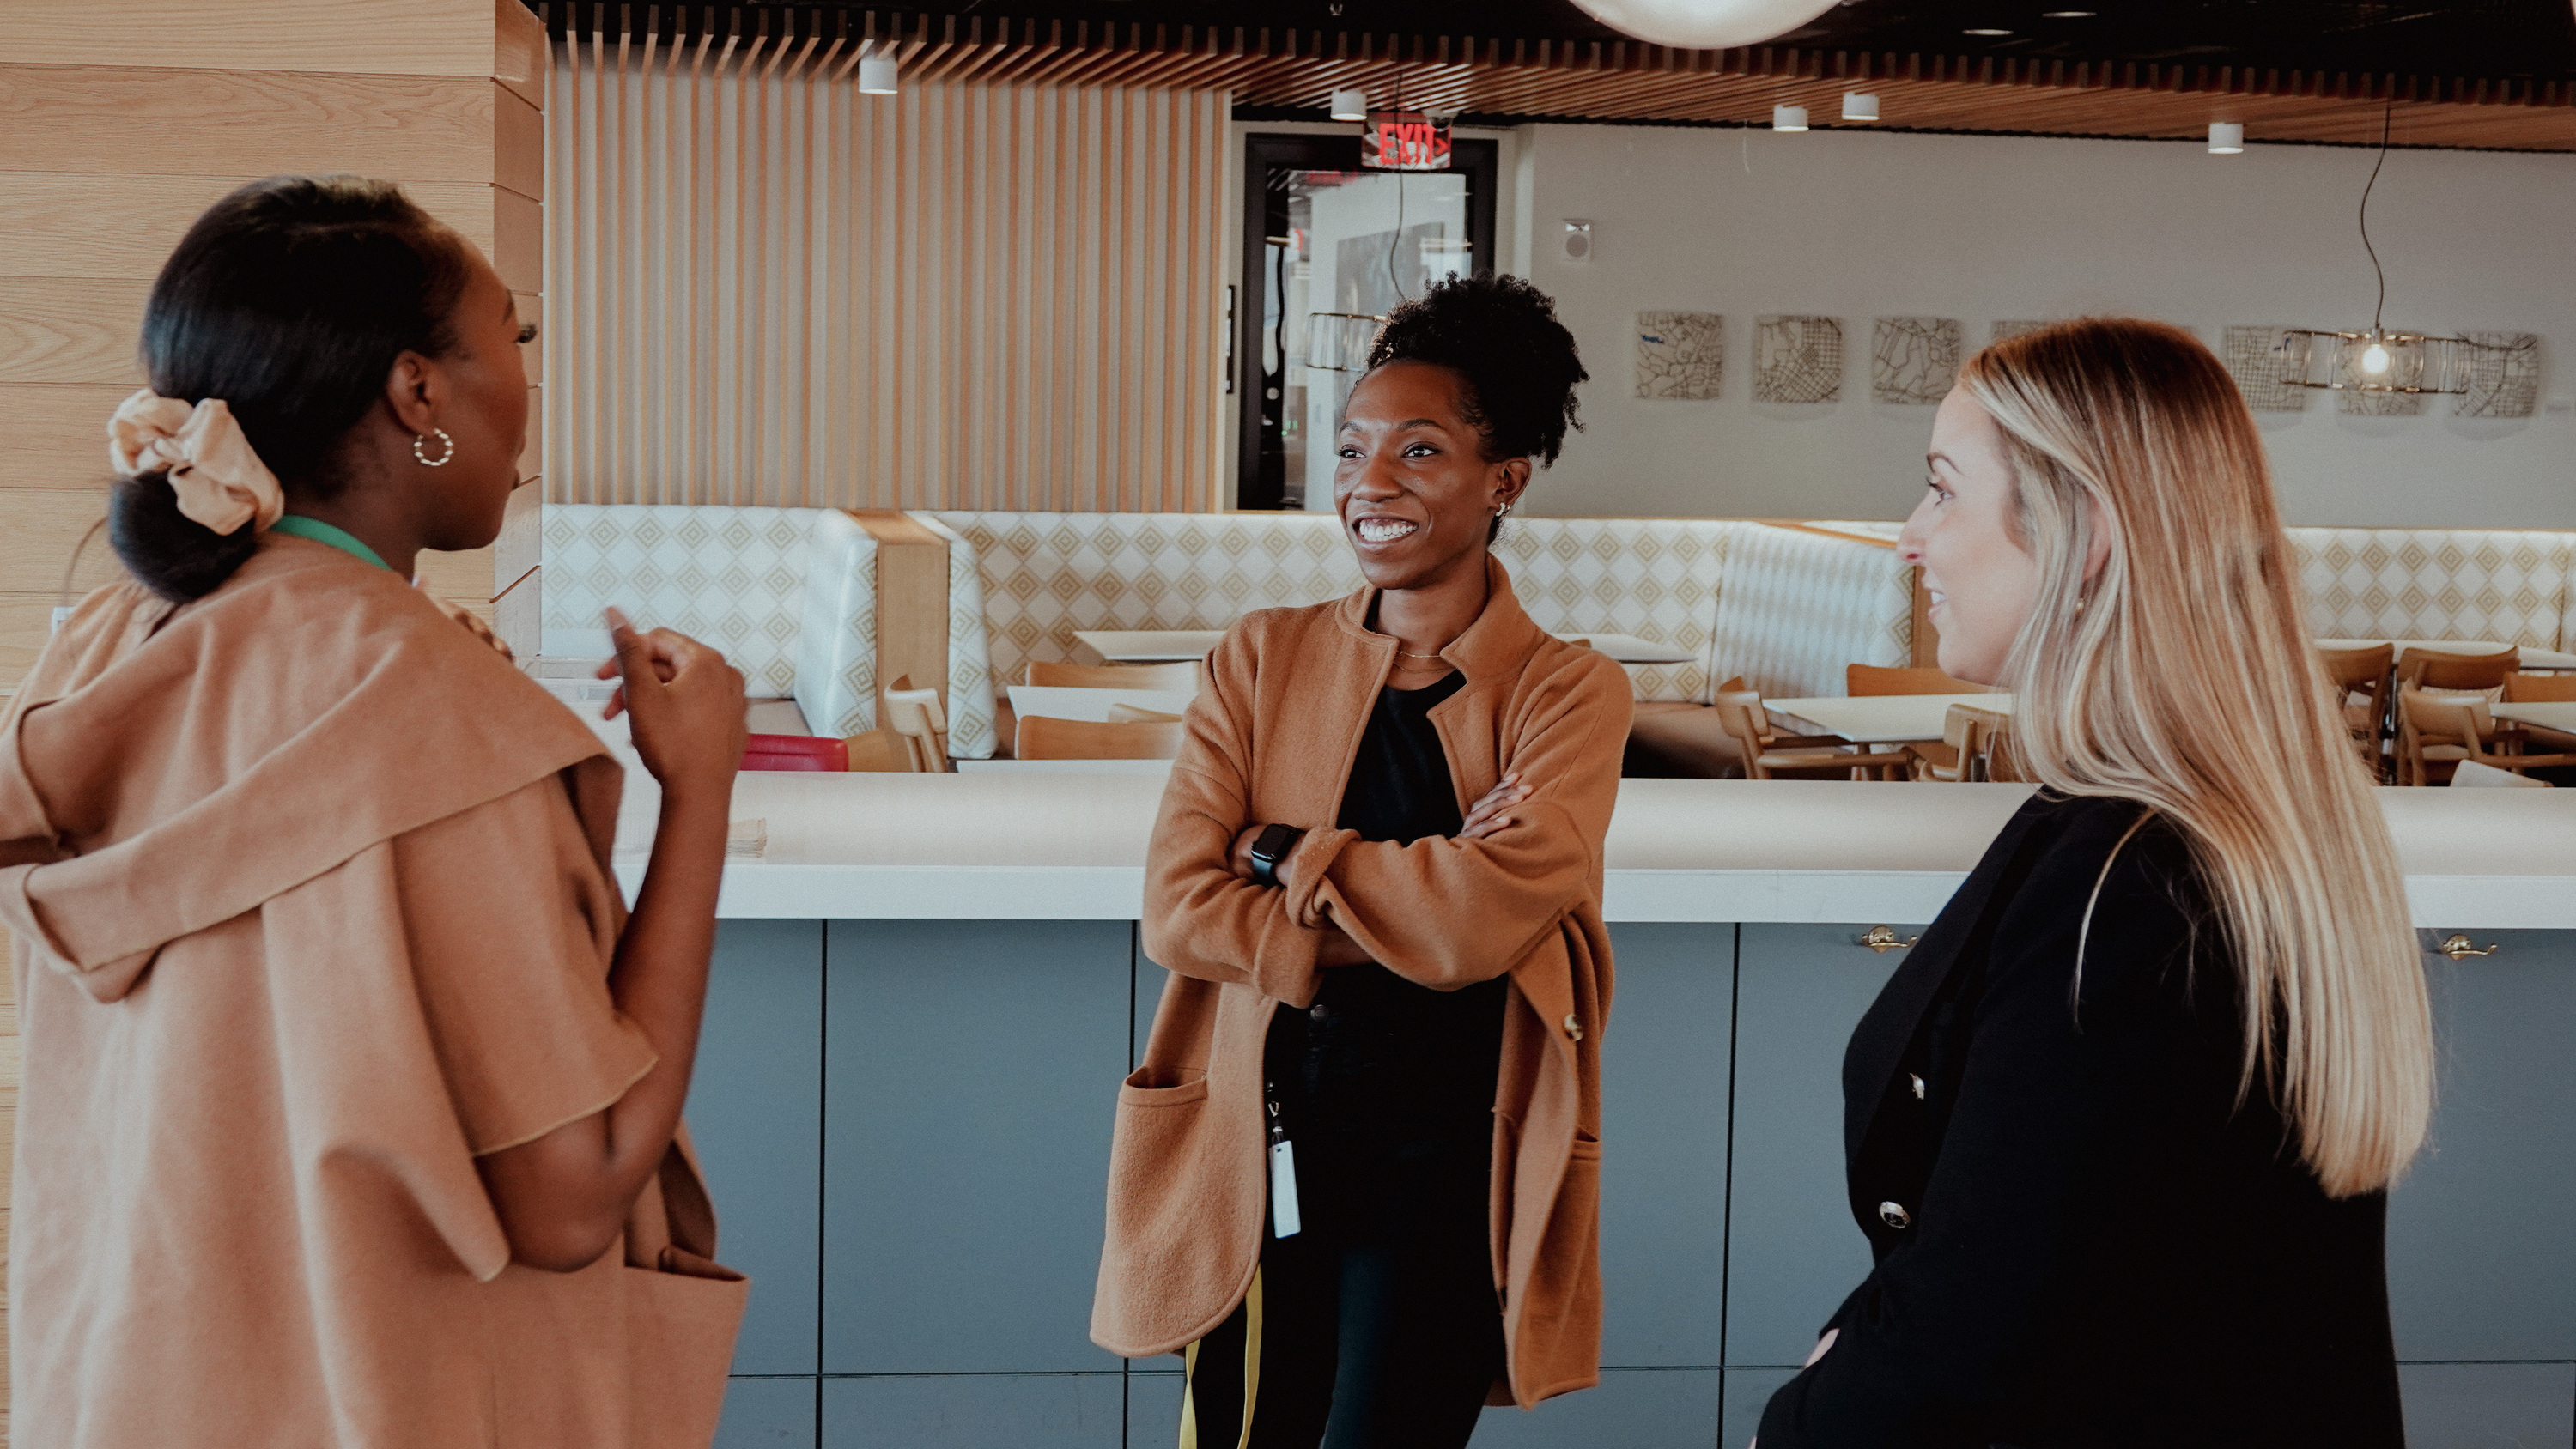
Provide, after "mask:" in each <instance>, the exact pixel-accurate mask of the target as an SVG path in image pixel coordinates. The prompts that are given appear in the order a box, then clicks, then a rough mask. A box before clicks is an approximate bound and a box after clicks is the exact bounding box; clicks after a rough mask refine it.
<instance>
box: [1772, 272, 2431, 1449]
mask: <svg viewBox="0 0 2576 1449" xmlns="http://www.w3.org/2000/svg"><path fill="white" fill-rule="evenodd" d="M1931 466H1932V476H1931V480H1930V493H1929V495H1928V496H1927V497H1926V498H1925V499H1924V500H1923V502H1922V504H1921V505H1920V506H1919V507H1917V508H1916V509H1915V511H1914V516H1913V518H1912V519H1911V520H1910V521H1909V522H1908V523H1907V525H1906V528H1905V532H1904V536H1903V538H1902V539H1901V540H1900V542H1899V544H1898V548H1899V551H1900V552H1901V553H1902V554H1903V556H1904V557H1905V558H1907V559H1908V560H1909V561H1911V562H1913V563H1914V564H1915V565H1916V566H1917V567H1919V568H1920V569H1921V570H1922V579H1923V586H1924V588H1925V589H1926V590H1927V591H1928V592H1929V594H1930V596H1931V598H1932V601H1933V603H1932V615H1931V617H1932V620H1933V622H1934V623H1935V624H1936V625H1937V626H1938V627H1939V628H1940V631H1941V649H1940V654H1941V667H1942V668H1943V669H1944V670H1946V671H1948V672H1949V673H1951V674H1954V675H1956V676H1958V677H1959V678H1962V679H1969V680H1976V681H1979V682H1984V683H1996V684H2002V685H2006V686H2008V687H2009V688H2010V689H2011V690H2012V692H2013V695H2014V721H2013V748H2014V752H2015V756H2016V759H2017V760H2018V762H2019V764H2020V767H2021V768H2022V770H2023V771H2024V772H2025V773H2027V774H2028V775H2029V776H2030V777H2031V778H2033V779H2035V780H2037V781H2038V782H2039V784H2040V790H2039V793H2038V794H2037V795H2036V796H2034V797H2033V798H2032V799H2031V800H2030V802H2029V803H2028V804H2027V805H2025V806H2024V807H2023V808H2022V809H2021V811H2020V812H2019V813H2018V814H2016V815H2015V816H2014V817H2013V819H2012V821H2011V822H2010V823H2009V824H2008V825H2006V826H2005V828H2004V830H2003V833H2002V834H2001V835H2000V836H1998V837H1997V838H1996V840H1995V842H1994V844H1993V845H1992V846H1991V847H1990V848H1989V849H1988V850H1987V852H1986V856H1985V859H1984V861H1983V862H1982V863H1981V864H1980V865H1979V866H1978V867H1977V869H1976V871H1975V873H1974V874H1973V875H1971V876H1970V877H1969V879H1968V881H1967V883H1966V884H1965V885H1963V886H1962V887H1960V890H1959V893H1958V894H1957V895H1956V896H1954V897H1953V898H1952V899H1951V902H1950V904H1949V906H1948V907H1947V908H1946V909H1945V910H1943V912H1942V913H1941V917H1940V919H1939V920H1938V921H1936V922H1935V923H1934V924H1933V925H1932V927H1931V928H1930V929H1928V930H1926V931H1925V932H1924V933H1923V938H1922V940H1921V942H1920V943H1919V944H1917V945H1916V946H1915V947H1914V948H1913V950H1912V951H1911V952H1909V953H1908V959H1907V960H1906V962H1905V964H1904V965H1903V966H1901V967H1899V968H1898V970H1897V972H1896V974H1895V975H1894V977H1892V978H1891V979H1890V980H1889V982H1888V984H1887V988H1886V990H1885V991H1883V992H1882V993H1881V994H1880V996H1879V998H1878V1001H1877V1004H1875V1005H1874V1006H1872V1007H1871V1008H1870V1011H1869V1013H1868V1015H1867V1016H1865V1017H1864V1018H1863V1019H1862V1021H1861V1023H1860V1026H1859V1028H1858V1030H1856V1031H1855V1032H1854V1033H1853V1035H1852V1041H1851V1047H1850V1050H1849V1052H1848V1054H1847V1055H1846V1056H1845V1058H1844V1061H1843V1094H1844V1104H1845V1105H1844V1122H1845V1127H1844V1143H1845V1148H1846V1152H1847V1156H1848V1164H1849V1176H1850V1184H1849V1186H1850V1200H1851V1207H1852V1211H1853V1214H1854V1216H1855V1217H1857V1218H1858V1220H1859V1222H1860V1225H1861V1228H1862V1231H1863V1232H1865V1233H1866V1234H1867V1235H1868V1237H1869V1240H1870V1247H1871V1250H1872V1252H1873V1253H1874V1254H1875V1256H1876V1258H1877V1266H1876V1268H1875V1270H1874V1271H1873V1272H1872V1273H1871V1274H1870V1276H1869V1277H1868V1279H1867V1280H1865V1281H1864V1282H1863V1283H1862V1284H1861V1285H1860V1287H1859V1288H1858V1289H1856V1290H1855V1291H1854V1292H1853V1293H1852V1294H1851V1296H1850V1297H1849V1298H1848V1299H1847V1300H1845V1302H1844V1304H1843V1306H1842V1308H1841V1309H1840V1311H1838V1312H1837V1313H1836V1314H1835V1315H1834V1317H1833V1319H1832V1320H1831V1321H1830V1322H1829V1323H1828V1324H1827V1325H1826V1326H1825V1330H1824V1337H1823V1340H1822V1341H1821V1342H1820V1343H1819V1344H1818V1345H1817V1348H1816V1354H1815V1356H1814V1357H1812V1358H1811V1359H1810V1361H1809V1366H1808V1367H1807V1368H1806V1370H1805V1371H1804V1372H1802V1373H1801V1374H1800V1375H1799V1376H1798V1377H1797V1378H1795V1379H1792V1380H1791V1381H1790V1382H1789V1383H1788V1384H1787V1385H1786V1386H1785V1387H1783V1388H1782V1389H1781V1390H1780V1391H1779V1393H1778V1394H1776V1395H1775V1396H1774V1397H1773V1398H1772V1400H1771V1403H1770V1406H1769V1408H1768V1411H1767V1412H1766V1413H1765V1414H1764V1415H1763V1418H1762V1428H1761V1433H1760V1436H1759V1439H1758V1441H1757V1442H1758V1443H1759V1444H1760V1446H1761V1449H1810V1446H1836V1449H1862V1446H1867V1449H1895V1446H1924V1449H1948V1446H1958V1449H1970V1446H1975V1449H1984V1446H1987V1445H1993V1444H2003V1445H2013V1446H2019V1449H2041V1446H2054V1445H2069V1446H2073V1445H2083V1446H2124V1445H2137V1446H2142V1449H2143V1446H2149V1445H2154V1446H2160V1449H2161V1446H2172V1445H2179V1444H2190V1445H2195V1446H2234V1445H2244V1446H2255V1445H2262V1446H2267V1449H2278V1446H2288V1445H2317V1446H2326V1445H2332V1446H2336V1449H2364V1446H2372V1445H2388V1446H2394V1445H2396V1444H2398V1443H2400V1442H2402V1436H2401V1431H2400V1428H2399V1423H2398V1401H2397V1371H2396V1363H2395V1353H2394V1351H2393V1349H2392V1347H2391V1343H2390V1337H2389V1324H2388V1289H2387V1274H2386V1269H2385V1262H2384V1250H2383V1229H2384V1226H2385V1220H2386V1209H2387V1196H2386V1190H2387V1187H2388V1185H2389V1183H2390V1182H2391V1181H2392V1180H2393V1179H2394V1178H2395V1177H2396V1176H2397V1175H2398V1173H2399V1172H2400V1171H2401V1170H2403V1169H2404V1167H2405V1165H2406V1163H2407V1161H2408V1159H2409V1158H2411V1157H2412V1156H2413V1155H2414V1153H2415V1150H2416V1148H2417V1146H2418V1145H2419V1144H2420V1143H2421V1142H2422V1140H2423V1137H2424V1129H2425V1122H2426V1119H2427V1117H2428V1115H2429V1114H2430V1110H2431V1092H2432V1077H2433V1052H2432V1041H2431V1033H2430V1028H2429V1025H2428V1021H2429V1018H2428V1013H2427V1008H2426V1004H2425V995H2424V984H2423V977H2422V971H2421V965H2420V962H2419V960H2418V957H2417V944H2416V940H2415V936H2414V933H2413V931H2412V930H2411V929H2410V928H2409V925H2408V921H2407V915H2406V892H2405V886H2404V881H2403V880H2402V878H2401V877H2400V876H2399V874H2398V869H2397V860H2396V853H2395V850H2394V848H2393V847H2392V846H2391V844H2390V841H2389V836H2388V829H2387V826H2386V824H2385V822H2384V821H2383V820H2382V818H2381V816H2380V812H2379V806H2378V803H2377V801H2376V800H2375V799H2374V798H2373V797H2372V794H2371V788H2370V779H2369V776H2368V774H2367V772H2366V771H2365V769H2364V768H2363V765H2362V763H2361V761H2360V760H2358V759H2357V758H2355V756H2354V754H2353V751H2352V748H2351V745H2350V744H2349V742H2348V740H2347V737H2346V734H2345V731H2344V726H2343V721H2342V719H2341V717H2340V715H2339V712H2338V711H2337V709H2336V707H2335V705H2334V703H2333V702H2332V699H2331V697H2330V696H2329V694H2328V692H2327V687H2326V684H2325V682H2324V679H2323V677H2322V675H2321V674H2320V672H2319V670H2318V667H2317V663H2316V659H2315V653H2314V649H2313V647H2312V646H2311V644H2310V641H2309V638H2308V631H2307V626H2306V624H2305V622H2304V621H2303V620H2302V618H2301V616H2300V612H2299V599H2298V593H2297V589H2296V581H2295V579H2294V577H2293V572H2294V570H2293V565H2292V562H2291V554H2290V548H2289V544H2288V541H2287V540H2286V539H2285V538H2284V537H2283V536H2282V533H2281V526H2280V520H2279V516H2278V513H2277V511H2276V509H2275V507H2274V503H2273V497H2272V487H2271V480H2270V478H2269V476H2268V473H2267V470H2266V468H2265V465H2264V461H2263V448H2262V440H2261V438H2260V435H2259V434H2258V433H2257V432H2256V431H2255V427H2254V420H2253V418H2252V416H2251V415H2250V414H2249V413H2247V411H2246V409H2245V404H2244V401H2243V400H2242V399H2241V398H2240V397H2239V396H2238V395H2237V392H2236V389H2235V386H2234V384H2233V383H2231V382H2230V381H2229V379H2228V377H2227V374H2226V372H2225V370H2224V369H2223V368H2221V367H2220V365H2219V363H2218V360H2217V359H2216V358H2214V357H2212V356H2211V355H2210V354H2209V352H2208V350H2207V349H2205V348H2203V347H2202V346H2201V345H2200V344H2199V343H2198V342H2196V341H2194V340H2193V339H2192V338H2191V337H2190V336H2189V335H2188V334H2186V333H2183V332H2181V331H2179V330H2177V329H2174V328H2171V327H2167V326H2164V325H2162V324H2159V323H2152V322H2137V321H2124V320H2101V321H2084V322H2073V323H2067V324H2064V325H2061V326H2056V327H2052V328H2049V329H2047V330H2045V331H2041V332H2037V333H2033V334H2030V335H2028V336H2024V337H2019V338H2015V339H2013V340H2011V341H2009V342H2003V343H1999V344H1997V345H1996V346H1994V347H1991V348H1988V349H1987V350H1986V351H1985V352H1983V353H1981V354H1979V355H1978V356H1977V357H1976V358H1975V359H1973V360H1972V361H1970V362H1969V364H1968V366H1967V367H1966V368H1965V369H1964V370H1963V372H1962V374H1961V376H1960V380H1959V385H1958V387H1957V389H1956V390H1955V391H1953V392H1952V393H1951V394H1950V397H1949V400H1948V401H1946V402H1944V403H1943V404H1942V406H1941V411H1940V415H1939V417H1938V418H1937V419H1936V420H1935V422H1934V424H1933V433H1932V451H1931Z"/></svg>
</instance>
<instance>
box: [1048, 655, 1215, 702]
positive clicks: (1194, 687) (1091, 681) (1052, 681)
mask: <svg viewBox="0 0 2576 1449" xmlns="http://www.w3.org/2000/svg"><path fill="white" fill-rule="evenodd" d="M1020 683H1022V684H1046V685H1053V686H1055V687H1056V688H1058V689H1172V690H1178V691H1180V692H1181V693H1183V694H1196V693H1198V692H1199V665H1198V662H1197V661H1196V660H1191V659H1179V660H1174V661H1173V662H1172V663H1169V664H1067V663H1065V662H1064V661H1062V660H1060V659H1032V660H1030V661H1029V668H1028V677H1027V678H1026V679H1023V680H1021V681H1020Z"/></svg>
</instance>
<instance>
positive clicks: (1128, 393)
mask: <svg viewBox="0 0 2576 1449" xmlns="http://www.w3.org/2000/svg"><path fill="white" fill-rule="evenodd" d="M633 8H635V9H643V8H646V7H633ZM577 18H580V19H587V18H588V17H577ZM600 18H601V19H602V21H603V23H602V24H601V25H599V26H596V27H592V26H588V25H584V26H580V27H577V28H575V29H573V30H572V31H571V32H570V33H569V34H568V35H567V34H565V33H564V31H563V29H562V28H561V26H560V25H559V26H558V30H557V33H558V37H559V39H558V45H559V52H558V64H557V66H556V67H555V71H554V82H553V84H554V88H555V89H554V94H553V104H552V105H550V106H549V108H548V117H547V120H548V145H549V148H550V167H551V176H552V185H553V186H554V188H555V193H554V205H553V208H552V210H553V215H552V216H551V217H550V218H549V219H550V221H551V223H552V226H551V227H550V235H549V238H548V263H549V272H548V286H549V292H548V321H549V324H550V326H551V329H552V330H551V334H550V337H549V346H548V350H547V354H546V361H547V374H548V384H549V386H548V388H547V392H546V402H547V406H548V408H549V410H550V411H549V416H548V425H547V429H546V438H547V447H548V457H547V466H546V478H547V480H548V483H549V491H548V496H549V497H550V498H553V499H556V500H560V501H578V502H636V503H728V504H767V505H780V506H807V505H814V506H841V507H865V508H890V507H904V508H918V507H933V508H987V509H1067V510H1107V509H1116V510H1157V509H1168V510H1181V511H1197V510H1205V509H1210V508H1213V507H1215V506H1217V500H1218V494H1219V489H1220V482H1221V477H1222V459H1223V452H1222V450H1221V446H1220V440H1219V425H1220V407H1221V403H1222V389H1223V375H1222V370H1221V368H1222V359H1221V353H1220V349H1221V347H1222V340H1221V337H1220V327H1219V318H1218V316H1217V315H1216V312H1217V308H1218V306H1219V301H1218V299H1219V298H1220V297H1221V296H1222V292H1223V288H1222V263H1223V256H1222V246H1223V220H1224V217H1225V215H1226V212H1225V208H1224V205H1223V201H1222V197H1221V196H1220V188H1221V181H1222V177H1223V174H1224V163H1223V146H1224V139H1225V126H1226V116H1227V114H1228V110H1227V98H1226V96H1225V94H1224V93H1223V92H1222V91H1220V90H1210V89H1203V88H1193V87H1175V86H1172V85H1169V84H1155V85H1127V84H1111V83H1106V82H1103V81H1101V80H1099V79H1096V78H1094V79H1089V80H1086V82H1085V83H1084V84H1081V85H1070V84H1050V83H1043V82H1032V81H1027V80H1022V81H1020V82H1017V83H1014V84H1011V85H991V84H985V83H983V82H982V81H981V79H980V78H979V77H977V76H976V75H974V74H973V73H972V71H971V70H970V69H968V68H965V67H955V68H952V69H951V70H949V71H947V72H943V73H942V74H940V75H938V76H936V77H934V76H929V75H925V74H923V73H922V72H921V70H919V69H916V70H915V71H914V72H913V73H912V74H910V75H908V76H906V78H905V81H904V85H903V88H902V91H901V93H900V94H899V95H895V96H869V95H863V94H861V93H859V91H858V89H857V87H856V85H855V83H854V77H853V76H852V73H851V72H852V70H853V67H854V66H855V63H856V62H857V60H858V58H859V54H860V52H859V49H858V47H856V46H855V45H852V44H850V43H849V37H847V36H828V35H826V34H824V33H823V31H822V29H821V28H820V27H813V28H805V29H797V28H793V27H786V26H781V27H778V28H776V29H774V30H773V29H763V28H758V27H751V28H749V29H750V33H748V34H743V35H724V36H719V35H715V34H713V33H710V32H700V33H698V34H695V35H689V36H683V37H681V38H680V40H679V42H678V43H676V44H674V43H672V41H671V39H670V37H668V36H667V35H665V34H663V33H660V32H657V31H655V30H652V29H649V28H642V27H638V28H634V29H619V28H618V27H617V25H616V24H615V23H614V21H613V19H612V18H611V17H609V16H608V14H607V13H606V12H605V11H603V12H602V14H601V17H600ZM634 18H635V19H636V20H639V21H640V20H642V19H644V18H645V17H644V16H642V15H640V14H639V15H636V16H635V17H634Z"/></svg>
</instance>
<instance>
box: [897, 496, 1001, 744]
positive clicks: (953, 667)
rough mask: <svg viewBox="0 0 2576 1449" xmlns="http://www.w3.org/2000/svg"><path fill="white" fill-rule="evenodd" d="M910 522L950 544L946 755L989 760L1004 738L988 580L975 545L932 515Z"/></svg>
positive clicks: (916, 514)
mask: <svg viewBox="0 0 2576 1449" xmlns="http://www.w3.org/2000/svg"><path fill="white" fill-rule="evenodd" d="M910 517H911V518H912V519H913V520H914V521H915V522H917V523H919V524H921V525H922V526H923V527H925V528H927V529H929V530H930V531H931V532H933V533H935V534H938V535H939V536H940V537H941V538H944V539H946V540H948V754H949V757H950V758H951V759H959V760H989V759H991V758H993V750H994V748H995V745H996V743H997V742H998V741H999V740H1000V739H1001V726H1000V722H999V720H998V718H997V716H996V714H995V711H994V697H993V660H992V657H991V652H990V649H991V646H990V643H989V641H988V640H987V639H986V637H985V630H984V578H983V573H982V571H981V570H980V569H979V568H978V567H977V564H976V551H975V545H974V544H973V543H972V542H970V541H968V540H967V538H966V537H965V536H964V535H963V534H960V533H959V532H958V531H957V530H955V529H953V528H950V527H949V526H948V525H947V524H945V523H942V522H940V521H939V516H938V515H937V514H934V513H915V514H912V515H910Z"/></svg>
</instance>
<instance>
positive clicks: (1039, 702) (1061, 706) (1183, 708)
mask: <svg viewBox="0 0 2576 1449" xmlns="http://www.w3.org/2000/svg"><path fill="white" fill-rule="evenodd" d="M1010 693H1011V713H1012V715H1013V716H1015V717H1016V718H1019V719H1032V718H1036V719H1078V720H1088V721H1090V722H1091V723H1093V724H1106V723H1108V721H1109V707H1110V706H1111V705H1114V704H1123V705H1128V706H1130V707H1132V708H1135V709H1150V710H1152V711H1154V712H1155V713H1156V714H1175V715H1176V714H1182V713H1186V712H1187V711H1188V709H1189V707H1190V692H1189V691H1188V690H1186V689H1073V688H1067V687H1065V686H1062V685H1053V684H1014V685H1012V686H1011V687H1010Z"/></svg>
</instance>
